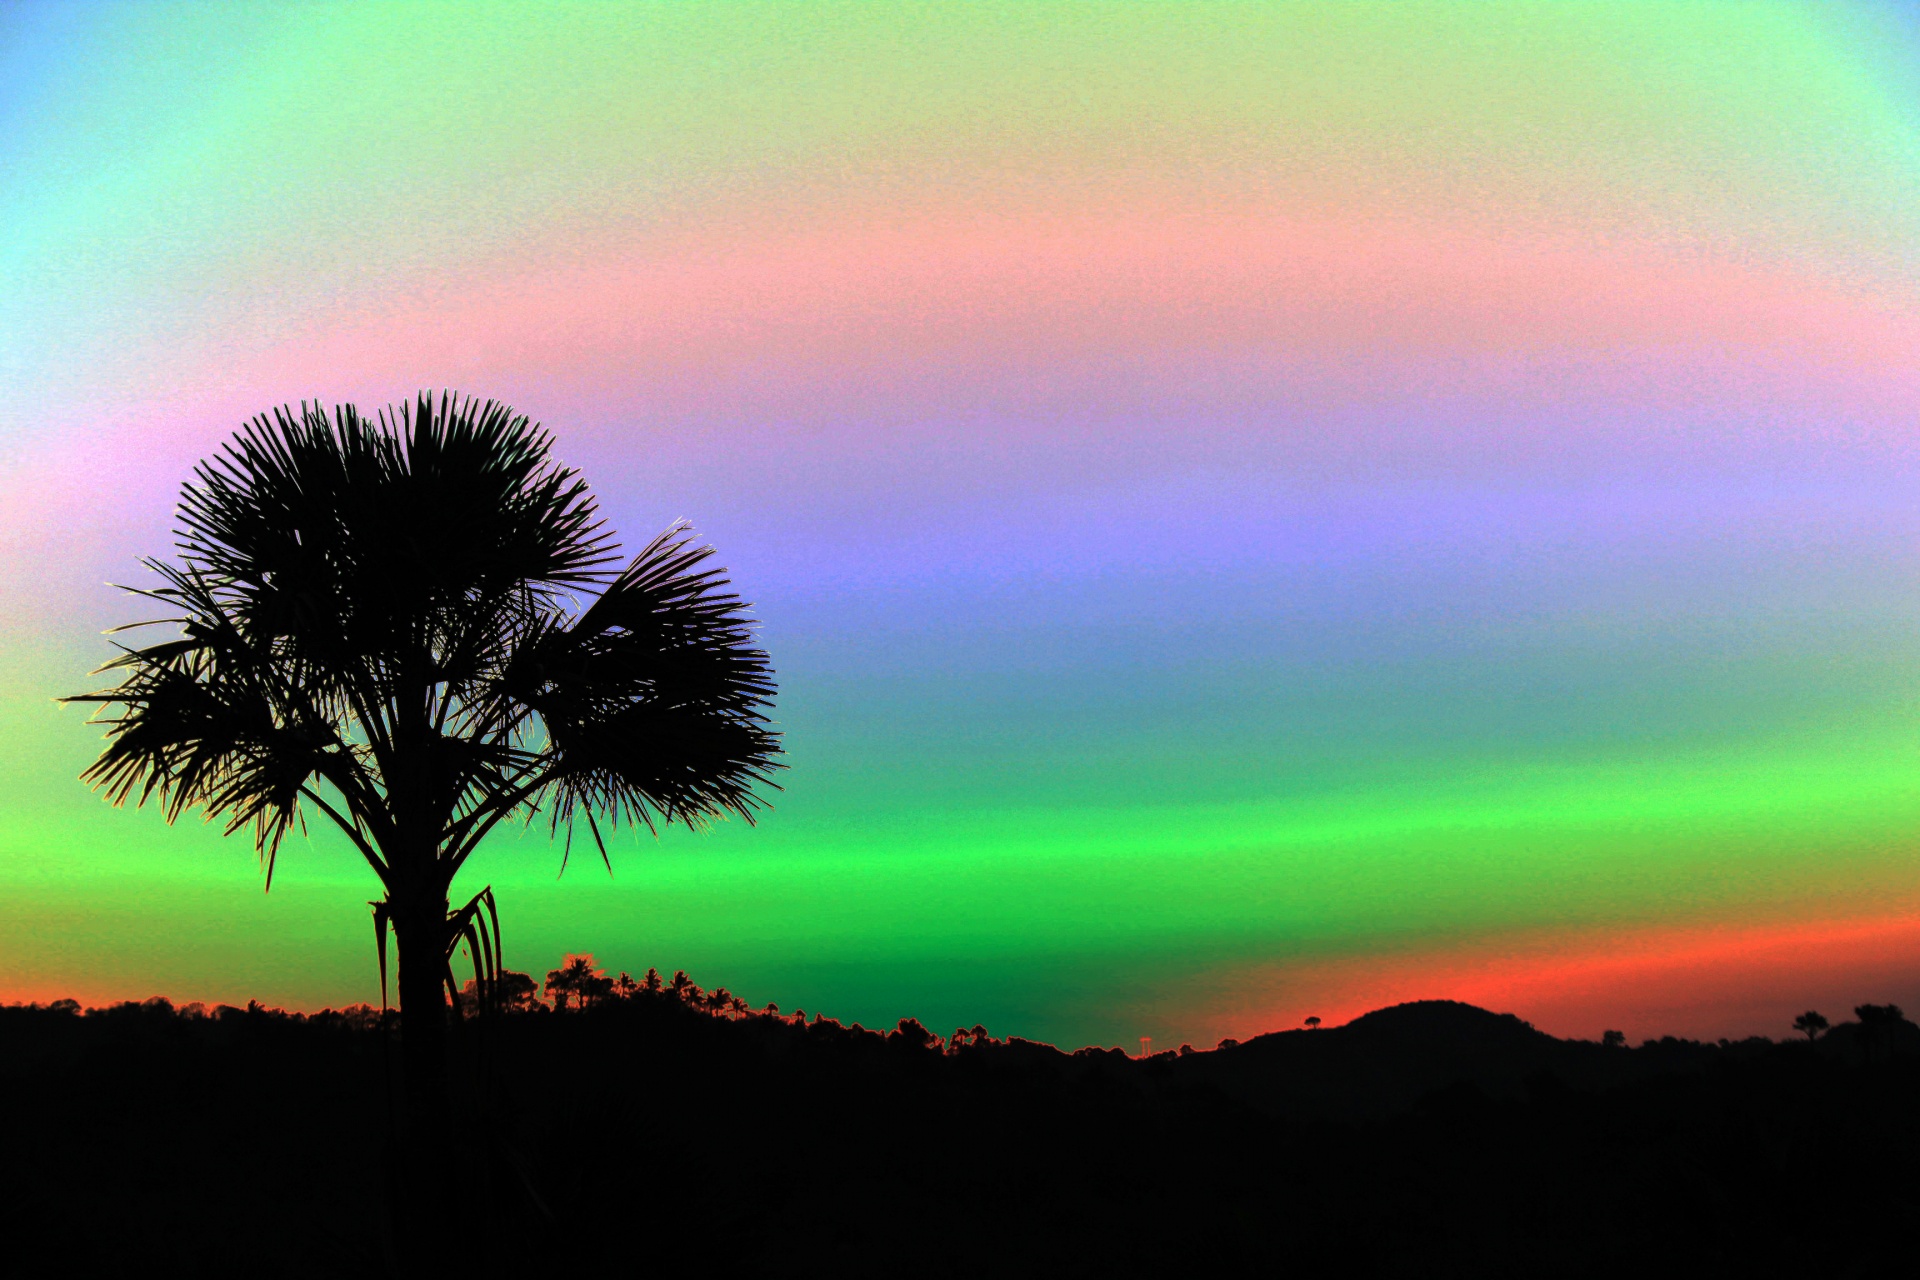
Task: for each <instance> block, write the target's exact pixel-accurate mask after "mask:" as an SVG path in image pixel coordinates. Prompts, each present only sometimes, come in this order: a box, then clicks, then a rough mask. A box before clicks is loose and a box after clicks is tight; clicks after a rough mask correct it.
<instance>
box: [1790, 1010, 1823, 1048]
mask: <svg viewBox="0 0 1920 1280" xmlns="http://www.w3.org/2000/svg"><path fill="white" fill-rule="evenodd" d="M1793 1029H1794V1030H1795V1031H1798V1032H1799V1033H1800V1034H1801V1035H1803V1036H1805V1037H1806V1038H1807V1039H1808V1040H1810V1041H1811V1040H1818V1039H1819V1038H1820V1033H1821V1032H1822V1031H1825V1030H1826V1029H1827V1020H1826V1019H1825V1018H1824V1017H1822V1016H1821V1015H1820V1014H1819V1013H1817V1012H1815V1011H1814V1010H1812V1009H1809V1010H1807V1011H1806V1012H1805V1013H1803V1014H1801V1015H1800V1016H1799V1017H1797V1018H1795V1019H1794V1020H1793Z"/></svg>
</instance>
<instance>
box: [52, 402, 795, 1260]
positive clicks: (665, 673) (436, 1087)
mask: <svg viewBox="0 0 1920 1280" xmlns="http://www.w3.org/2000/svg"><path fill="white" fill-rule="evenodd" d="M550 443H551V442H550V438H549V437H548V435H547V434H546V433H545V432H544V431H542V430H541V429H540V428H539V427H537V426H535V425H533V424H532V423H531V422H530V421H529V420H528V419H527V418H526V417H525V416H523V415H520V414H516V413H515V412H514V411H513V410H512V409H510V408H508V407H507V406H505V405H500V404H495V403H492V402H488V403H486V404H481V403H479V402H478V401H475V400H472V399H467V400H462V399H460V398H458V397H456V396H454V395H452V394H450V393H449V394H446V395H443V396H442V397H441V398H440V400H439V402H438V403H437V404H436V403H435V401H434V400H433V398H432V397H431V396H428V395H422V396H420V397H419V400H418V402H417V404H414V405H404V404H403V405H402V406H400V407H399V408H398V409H396V410H394V411H392V412H391V413H390V414H389V413H385V412H383V413H382V414H380V415H379V418H378V420H377V421H375V420H373V419H369V418H367V417H364V416H362V414H361V413H360V411H359V410H358V409H356V408H354V407H353V406H350V405H343V406H341V407H339V408H337V409H335V410H333V411H332V413H331V415H329V413H328V411H327V410H326V409H325V408H323V407H322V406H320V405H319V404H314V405H312V406H307V405H302V406H301V408H300V410H299V411H298V412H296V411H294V410H293V409H291V408H281V409H277V410H275V411H274V412H273V413H272V415H271V416H268V415H262V416H261V417H259V418H256V419H255V420H254V421H253V422H252V423H250V424H249V425H247V426H246V427H245V428H243V429H242V430H241V431H240V432H239V433H238V434H237V435H236V436H234V437H233V438H232V439H231V440H230V441H229V442H228V443H227V444H226V446H225V447H224V448H223V449H222V450H221V452H220V453H219V454H217V455H215V456H214V457H213V458H211V459H209V460H207V461H204V462H202V463H201V464H200V465H199V466H198V467H196V468H195V470H194V474H193V478H192V479H191V480H190V481H189V482H188V483H187V484H186V485H185V487H184V488H183V489H182V491H181V496H180V505H179V508H178V513H177V519H178V529H179V532H178V534H177V542H176V546H177V549H178V551H179V560H178V562H177V563H163V562H161V561H159V560H147V561H145V562H144V563H145V565H146V567H147V568H148V569H149V570H150V571H151V572H152V573H153V574H155V575H156V576H157V577H158V579H159V585H157V586H153V587H149V588H146V589H144V590H141V591H138V592H137V593H136V594H140V595H144V596H146V597H147V598H149V599H150V600H153V601H156V602H158V603H159V604H160V605H161V606H163V608H164V610H165V611H166V612H167V614H168V616H167V617H165V618H162V619H159V620H157V621H156V625H166V626H171V627H177V628H178V630H179V634H178V636H177V637H174V638H167V639H162V640H160V641H158V642H156V643H153V644H150V645H148V646H146V647H144V648H130V647H124V646H123V647H122V648H121V651H120V654H119V656H117V657H116V658H114V659H113V660H112V661H111V662H109V663H107V664H106V666H104V667H102V668H101V672H102V673H105V672H113V673H116V674H117V675H118V677H119V683H118V684H116V685H115V686H113V687H111V688H107V689H102V690H99V691H97V692H93V693H88V694H83V695H80V696H78V697H75V698H73V699H71V701H75V702H82V703H93V704H96V706H97V707H98V714H97V717H96V722H97V723H100V724H104V725H105V726H106V728H107V745H106V748H105V750H104V751H103V752H102V754H101V756H100V758H99V759H98V760H96V761H95V762H94V764H93V765H92V766H91V767H90V768H89V769H88V770H87V771H86V773H85V774H84V775H83V777H84V779H85V780H86V781H87V782H89V783H91V784H93V785H94V786H95V787H97V788H99V789H100V790H101V791H102V792H103V793H104V794H105V796H106V797H107V799H109V800H111V801H112V802H114V803H116V804H119V803H123V802H126V801H132V802H133V803H135V804H140V803H144V802H145V801H146V800H147V799H148V798H149V797H151V798H154V799H156V800H157V801H158V803H159V805H160V808H161V812H162V813H163V815H164V816H165V817H166V819H167V820H168V821H169V822H171V821H174V820H175V819H177V818H178V817H179V816H180V814H182V813H183V812H185V811H187V810H188V809H192V808H200V809H203V810H204V811H205V812H206V814H207V816H208V817H209V818H215V817H218V818H224V819H225V820H226V830H227V831H228V832H230V833H231V832H234V831H237V830H239V829H241V828H242V827H245V826H249V825H250V826H251V827H252V830H253V842H254V847H255V850H256V851H257V853H258V855H259V857H260V860H261V862H262V864H263V865H264V868H265V871H266V875H267V881H268V884H269V885H271V883H272V875H273V867H274V860H275V856H276V854H277V852H278V850H279V848H280V844H281V840H282V839H283V837H284V836H285V835H286V833H287V832H288V831H290V830H294V829H296V828H300V827H303V826H304V822H305V816H306V814H307V813H309V812H317V813H319V814H321V815H323V816H325V817H326V818H327V819H328V820H329V821H331V822H332V823H334V824H335V825H336V826H338V827H339V828H340V830H341V831H342V832H343V833H344V834H345V836H346V838H347V840H348V841H349V842H350V843H351V844H352V845H353V847H354V848H355V849H356V850H358V851H359V853H360V855H361V856H362V857H363V858H364V859H365V860H366V862H367V864H368V866H370V867H371V868H372V869H373V871H374V874H375V875H376V876H377V877H378V878H379V880H380V883H381V886H382V888H383V890H384V897H383V899H382V900H381V901H380V902H379V903H377V904H376V905H375V907H374V913H375V914H374V919H375V924H376V933H377V936H378V938H379V939H380V942H381V947H380V960H381V970H382V979H383V983H382V985H383V986H384V978H385V966H386V947H385V940H386V933H387V929H388V927H389V926H391V928H392V930H393V931H394V934H395V941H396V946H397V949H398V952H399V964H400V974H399V987H400V1019H401V1027H402V1035H401V1049H402V1057H403V1067H404V1070H403V1072H402V1075H403V1078H404V1079H405V1081H406V1087H407V1094H408V1097H407V1112H406V1114H407V1123H408V1125H409V1132H410V1133H411V1134H412V1135H413V1137H412V1141H411V1151H412V1153H411V1155H410V1156H409V1160H410V1163H411V1166H412V1167H413V1168H415V1169H417V1170H418V1171H419V1173H418V1176H417V1178H416V1179H415V1185H416V1187H417V1188H418V1189H420V1190H421V1191H423V1192H425V1191H430V1190H431V1189H432V1188H433V1187H435V1186H437V1185H438V1179H439V1173H438V1170H439V1169H440V1168H441V1167H442V1166H443V1164H444V1161H445V1154H444V1140H443V1135H444V1131H445V1129H446V1126H447V1124H448V1123H449V1119H448V1113H447V1097H446V1081H447V1063H446V1050H447V1032H446V1027H447V1008H448V999H447V996H448V992H449V989H450V988H451V987H452V986H453V981H452V974H451V969H450V964H451V958H452V956H453V954H454V952H455V950H456V949H457V947H458V946H459V945H460V943H461V942H462V941H466V942H468V943H469V944H470V945H471V946H472V954H473V956H474V959H475V961H476V964H479V965H481V967H482V969H483V972H485V975H486V977H488V978H491V977H492V972H491V966H490V965H488V964H486V963H485V961H486V959H487V957H489V956H493V957H494V958H496V959H497V949H496V948H495V945H494V944H495V943H496V942H497V937H498V935H497V930H496V929H495V927H494V924H493V920H492V905H491V904H492V894H491V891H490V890H482V891H481V892H480V893H479V894H477V895H475V897H474V898H473V899H472V900H471V901H470V902H468V903H466V904H464V905H463V906H461V907H460V908H458V909H450V905H449V900H448V890H449V887H450V886H451V884H452V882H453V879H454V877H455V875H456V874H457V873H458V872H459V871H460V869H461V868H462V867H463V866H465V865H466V862H467V860H468V859H469V858H470V857H471V856H472V855H473V853H474V851H475V850H476V849H478V848H479V846H480V844H481V842H482V841H484V840H485V838H486V837H487V835H488V834H489V833H491V832H492V831H493V829H494V828H495V827H496V826H497V825H498V824H500V823H501V822H504V821H507V820H508V819H510V818H512V817H514V816H516V815H521V816H526V815H531V814H533V813H539V812H544V813H545V814H546V815H547V816H548V819H549V821H550V822H551V824H552V829H553V831H554V832H555V833H556V834H558V833H559V832H560V831H561V830H562V829H565V830H566V831H567V832H568V833H569V836H570V835H571V832H572V828H573V823H574V821H575V820H576V819H584V820H585V824H586V826H587V828H588V829H589V832H590V833H591V834H592V835H593V838H594V841H595V844H596V845H597V846H599V848H600V851H601V854H602V856H603V857H604V856H605V853H606V849H605V845H604V843H603V842H602V840H601V827H602V826H603V825H604V824H607V823H616V824H617V823H621V822H626V823H629V824H635V825H644V826H646V827H648V828H650V829H651V828H654V827H656V826H658V825H659V824H662V823H675V822H679V823H683V824H685V825H687V826H690V827H700V826H704V825H705V824H707V823H709V822H711V821H712V820H714V819H716V818H720V817H723V816H725V815H727V814H729V813H731V814H736V815H738V816H740V817H742V818H745V819H747V820H749V821H751V820H752V818H753V815H754V810H755V809H756V808H757V807H759V806H760V805H761V804H763V803H764V802H763V801H762V800H761V799H760V797H759V796H758V795H756V793H755V788H756V787H757V786H759V785H762V784H768V785H770V784H771V781H772V775H773V771H774V770H775V769H778V768H780V767H781V766H780V765H779V763H778V762H777V760H776V757H777V755H778V752H779V740H778V735H777V734H776V733H775V732H774V731H773V730H772V729H771V728H770V727H769V724H768V721H767V718H766V710H767V708H768V706H769V705H770V700H771V698H772V696H773V693H774V685H773V677H772V671H771V668H770V666H769V664H768V660H767V655H766V654H765V653H764V652H762V651H761V650H760V649H759V648H757V647H756V646H755V645H754V643H753V639H752V635H751V632H750V629H749V622H748V620H747V618H746V617H745V615H744V614H743V612H742V610H743V609H744V607H745V606H744V603H743V602H742V601H741V600H740V599H739V597H737V596H735V595H733V594H731V593H729V592H728V591H727V590H726V589H725V588H726V586H727V583H726V580H725V578H724V577H723V576H722V572H721V571H719V570H716V569H713V568H710V567H708V566H707V564H706V561H707V559H708V557H709V556H710V555H711V549H710V548H699V547H696V546H694V545H693V544H692V541H691V538H690V536H689V535H687V534H686V533H685V532H684V531H683V530H682V528H681V527H679V526H676V527H675V528H673V529H670V530H669V531H667V532H666V533H664V534H662V535H660V536H659V537H657V538H655V539H653V540H652V541H651V542H650V543H648V544H647V545H646V547H644V548H643V549H642V550H641V552H640V553H639V555H637V556H635V557H634V558H633V559H632V560H631V561H629V562H628V563H627V564H626V566H625V567H624V568H621V567H619V560H620V557H619V556H618V555H617V549H616V544H615V543H614V541H613V535H612V533H611V531H610V530H608V529H607V527H606V525H605V523H604V521H602V520H601V519H600V517H599V514H598V512H597V510H596V508H595V504H594V501H593V498H592V495H591V494H590V493H589V492H588V490H587V486H586V484H585V482H584V481H583V480H581V479H580V477H579V475H578V473H577V472H575V471H573V470H571V469H569V468H566V467H562V466H560V465H558V464H557V463H555V462H554V461H553V459H552V456H551V453H550ZM583 599H584V600H585V601H586V602H587V603H586V604H585V607H584V608H581V607H580V606H579V604H578V603H576V602H577V601H581V600H583ZM564 863H565V853H564V852H563V853H562V864H563V866H564ZM427 1215H428V1211H427V1210H426V1209H425V1208H424V1207H422V1208H420V1209H419V1210H418V1211H416V1212H414V1213H413V1216H412V1218H411V1219H410V1220H412V1221H415V1222H420V1221H425V1220H426V1219H427Z"/></svg>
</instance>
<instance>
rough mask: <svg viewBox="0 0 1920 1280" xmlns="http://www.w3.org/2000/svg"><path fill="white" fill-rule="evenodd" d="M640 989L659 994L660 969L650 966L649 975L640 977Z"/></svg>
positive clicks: (650, 993)
mask: <svg viewBox="0 0 1920 1280" xmlns="http://www.w3.org/2000/svg"><path fill="white" fill-rule="evenodd" d="M640 989H641V990H642V991H644V992H646V993H647V994H648V995H658V994H659V992H660V971H659V970H658V969H654V968H649V969H648V970H647V976H646V977H644V978H642V979H640Z"/></svg>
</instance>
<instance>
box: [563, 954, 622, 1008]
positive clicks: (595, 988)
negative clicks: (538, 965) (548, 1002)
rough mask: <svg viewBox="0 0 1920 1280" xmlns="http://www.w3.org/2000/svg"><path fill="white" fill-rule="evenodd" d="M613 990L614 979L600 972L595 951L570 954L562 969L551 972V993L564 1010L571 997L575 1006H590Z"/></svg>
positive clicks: (610, 993) (565, 959)
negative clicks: (590, 953)
mask: <svg viewBox="0 0 1920 1280" xmlns="http://www.w3.org/2000/svg"><path fill="white" fill-rule="evenodd" d="M612 994H613V979H612V978H609V977H608V976H607V975H606V974H604V973H602V972H600V967H599V966H598V965H596V964H595V963H594V962H593V957H592V956H591V955H578V956H576V955H569V956H567V957H565V958H564V959H563V960H562V962H561V965H560V967H559V968H558V969H555V970H553V971H552V972H550V973H549V974H547V995H548V996H550V997H551V998H552V999H553V1007H554V1008H555V1009H557V1010H559V1011H560V1012H562V1013H564V1012H566V1009H567V1001H568V1000H569V999H571V1000H572V1001H573V1005H574V1008H576V1009H586V1008H588V1007H590V1006H592V1005H594V1004H597V1003H599V1002H600V1001H601V1000H603V999H606V998H607V997H609V996H611V995H612Z"/></svg>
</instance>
